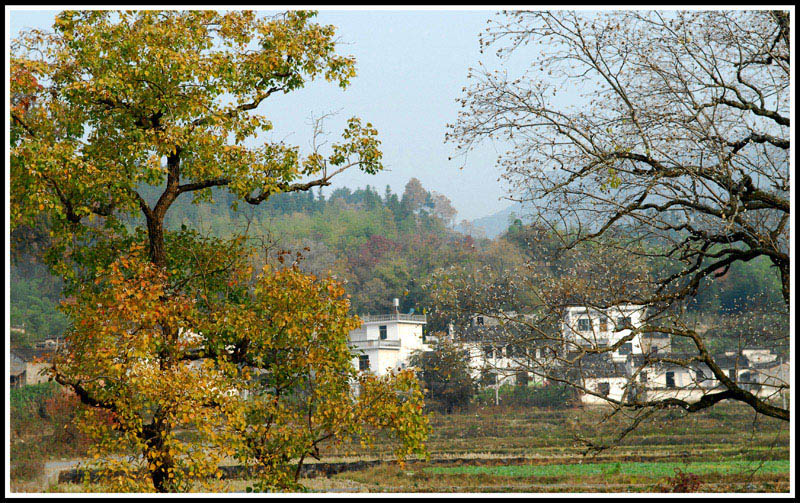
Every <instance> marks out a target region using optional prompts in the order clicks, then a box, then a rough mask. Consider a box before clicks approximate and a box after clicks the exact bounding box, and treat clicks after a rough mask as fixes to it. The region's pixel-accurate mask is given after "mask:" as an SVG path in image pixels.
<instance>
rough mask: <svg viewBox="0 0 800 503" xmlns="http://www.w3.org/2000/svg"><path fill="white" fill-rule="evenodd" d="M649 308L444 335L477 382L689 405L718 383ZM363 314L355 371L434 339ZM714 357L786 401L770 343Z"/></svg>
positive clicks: (403, 316) (42, 359)
mask: <svg viewBox="0 0 800 503" xmlns="http://www.w3.org/2000/svg"><path fill="white" fill-rule="evenodd" d="M646 313H647V308H646V306H638V305H632V304H628V305H620V306H614V307H611V308H607V309H598V308H589V307H580V306H572V307H568V308H566V309H565V310H564V313H563V318H562V321H561V323H560V327H558V328H557V332H556V333H554V334H553V335H552V337H549V338H548V337H539V338H537V337H534V336H532V335H531V333H533V332H534V331H532V330H531V331H526V330H525V327H526V322H527V323H528V325H530V326H534V324H535V323H536V318H535V317H534V316H533V315H530V314H524V313H514V312H506V313H501V314H496V315H492V316H488V315H474V316H472V317H471V318H470V320H469V321H468V323H467V324H466V327H464V328H461V329H459V330H456V329H455V328H453V325H452V324H451V326H450V328H449V330H448V333H447V335H446V337H447V338H449V339H450V340H451V341H452V342H453V343H455V344H456V345H457V346H458V347H459V348H460V349H461V351H462V352H463V355H464V358H465V359H466V360H467V362H468V366H469V369H470V372H471V374H472V377H473V378H474V379H475V380H476V382H478V383H479V384H480V385H481V386H484V387H486V386H495V387H496V386H500V385H505V384H519V385H533V386H542V385H546V384H548V381H549V379H548V376H553V375H559V372H562V373H563V378H564V379H565V380H568V381H570V382H574V383H575V382H577V383H578V384H580V387H581V388H582V390H581V392H580V400H581V401H582V402H583V403H586V404H595V403H606V402H607V401H608V400H609V399H610V400H613V401H625V400H631V399H637V400H658V399H664V398H678V399H682V400H690V401H696V400H698V399H700V398H701V397H702V396H703V395H705V394H707V393H710V392H713V391H715V390H720V389H722V388H723V385H722V383H720V382H719V380H718V379H716V378H715V377H714V374H713V372H712V371H711V369H710V368H709V367H708V366H707V365H706V364H705V363H702V362H698V361H696V360H695V359H694V358H693V355H690V354H682V353H678V352H674V351H673V350H672V347H671V343H670V338H669V337H668V336H666V335H664V334H662V333H647V332H644V331H642V330H640V329H641V327H642V326H643V322H644V320H645V318H646ZM360 318H361V320H362V325H361V327H359V328H357V329H355V330H353V331H351V332H350V334H349V341H350V346H351V348H352V351H353V359H352V364H353V366H354V367H355V368H356V369H358V370H359V371H367V372H372V373H373V374H376V375H385V374H386V373H388V372H392V371H397V370H402V369H405V368H408V367H409V365H410V358H411V356H412V355H413V354H415V353H416V352H426V351H432V350H433V348H432V346H431V345H430V344H429V343H431V342H433V341H434V340H435V339H433V337H430V336H428V335H427V334H426V332H425V330H424V327H425V325H426V324H427V317H426V316H425V315H424V314H422V315H420V314H414V313H413V312H411V313H400V312H399V309H398V302H397V299H395V300H394V309H393V312H390V313H386V314H377V315H362V316H360ZM58 345H59V341H58V340H55V339H53V340H50V339H48V340H47V341H44V342H41V343H38V344H37V347H35V348H28V349H12V350H11V362H10V363H11V365H10V381H11V386H12V387H19V386H25V385H31V384H37V383H40V382H45V381H47V377H46V376H45V375H44V374H43V370H44V368H45V367H46V366H47V365H48V361H49V360H50V359H51V358H52V355H53V354H54V351H55V350H56V349H57V347H58ZM598 349H600V350H601V351H599V352H598ZM713 360H714V361H715V362H716V364H717V365H718V366H719V367H720V368H722V369H723V371H724V372H725V374H726V375H727V376H728V377H729V378H730V379H732V380H735V381H736V382H737V383H739V384H740V385H741V386H743V387H744V388H745V389H747V390H749V391H750V392H752V393H754V394H756V395H757V396H759V397H763V398H782V399H785V391H786V390H788V385H789V384H788V383H789V371H790V364H789V362H788V361H783V360H782V359H780V358H778V356H777V355H776V354H774V353H773V352H772V351H771V350H770V349H767V348H756V347H746V348H743V349H742V350H740V351H738V352H736V351H729V352H725V353H722V354H717V355H715V356H714V358H713Z"/></svg>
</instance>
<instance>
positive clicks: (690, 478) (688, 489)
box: [661, 468, 703, 493]
mask: <svg viewBox="0 0 800 503" xmlns="http://www.w3.org/2000/svg"><path fill="white" fill-rule="evenodd" d="M702 485H703V481H702V480H700V476H699V475H697V474H695V473H690V472H683V471H681V469H680V468H675V476H674V477H667V481H666V484H664V486H662V488H661V489H662V490H663V491H664V492H669V493H694V492H697V491H698V490H699V489H700V486H702Z"/></svg>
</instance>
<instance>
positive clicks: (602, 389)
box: [597, 382, 611, 396]
mask: <svg viewBox="0 0 800 503" xmlns="http://www.w3.org/2000/svg"><path fill="white" fill-rule="evenodd" d="M597 391H598V393H600V394H601V395H603V396H608V395H609V393H611V385H610V384H609V383H607V382H601V383H600V384H598V385H597Z"/></svg>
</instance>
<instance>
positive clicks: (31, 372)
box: [25, 362, 50, 386]
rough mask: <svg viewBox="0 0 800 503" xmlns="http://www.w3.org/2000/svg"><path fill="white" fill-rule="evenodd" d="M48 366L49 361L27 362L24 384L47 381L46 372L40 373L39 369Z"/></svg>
mask: <svg viewBox="0 0 800 503" xmlns="http://www.w3.org/2000/svg"><path fill="white" fill-rule="evenodd" d="M49 366H50V364H49V363H32V362H27V363H26V365H25V367H26V368H25V384H27V385H29V386H30V385H32V384H39V383H43V382H47V381H48V380H49V377H48V376H47V375H46V374H45V375H42V374H41V371H42V370H44V369H46V368H47V367H49Z"/></svg>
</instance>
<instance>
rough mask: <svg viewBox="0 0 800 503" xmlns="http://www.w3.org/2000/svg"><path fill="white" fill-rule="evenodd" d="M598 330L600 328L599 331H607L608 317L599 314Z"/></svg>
mask: <svg viewBox="0 0 800 503" xmlns="http://www.w3.org/2000/svg"><path fill="white" fill-rule="evenodd" d="M599 330H600V331H601V332H607V331H608V318H606V317H605V316H601V317H600V327H599Z"/></svg>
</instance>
